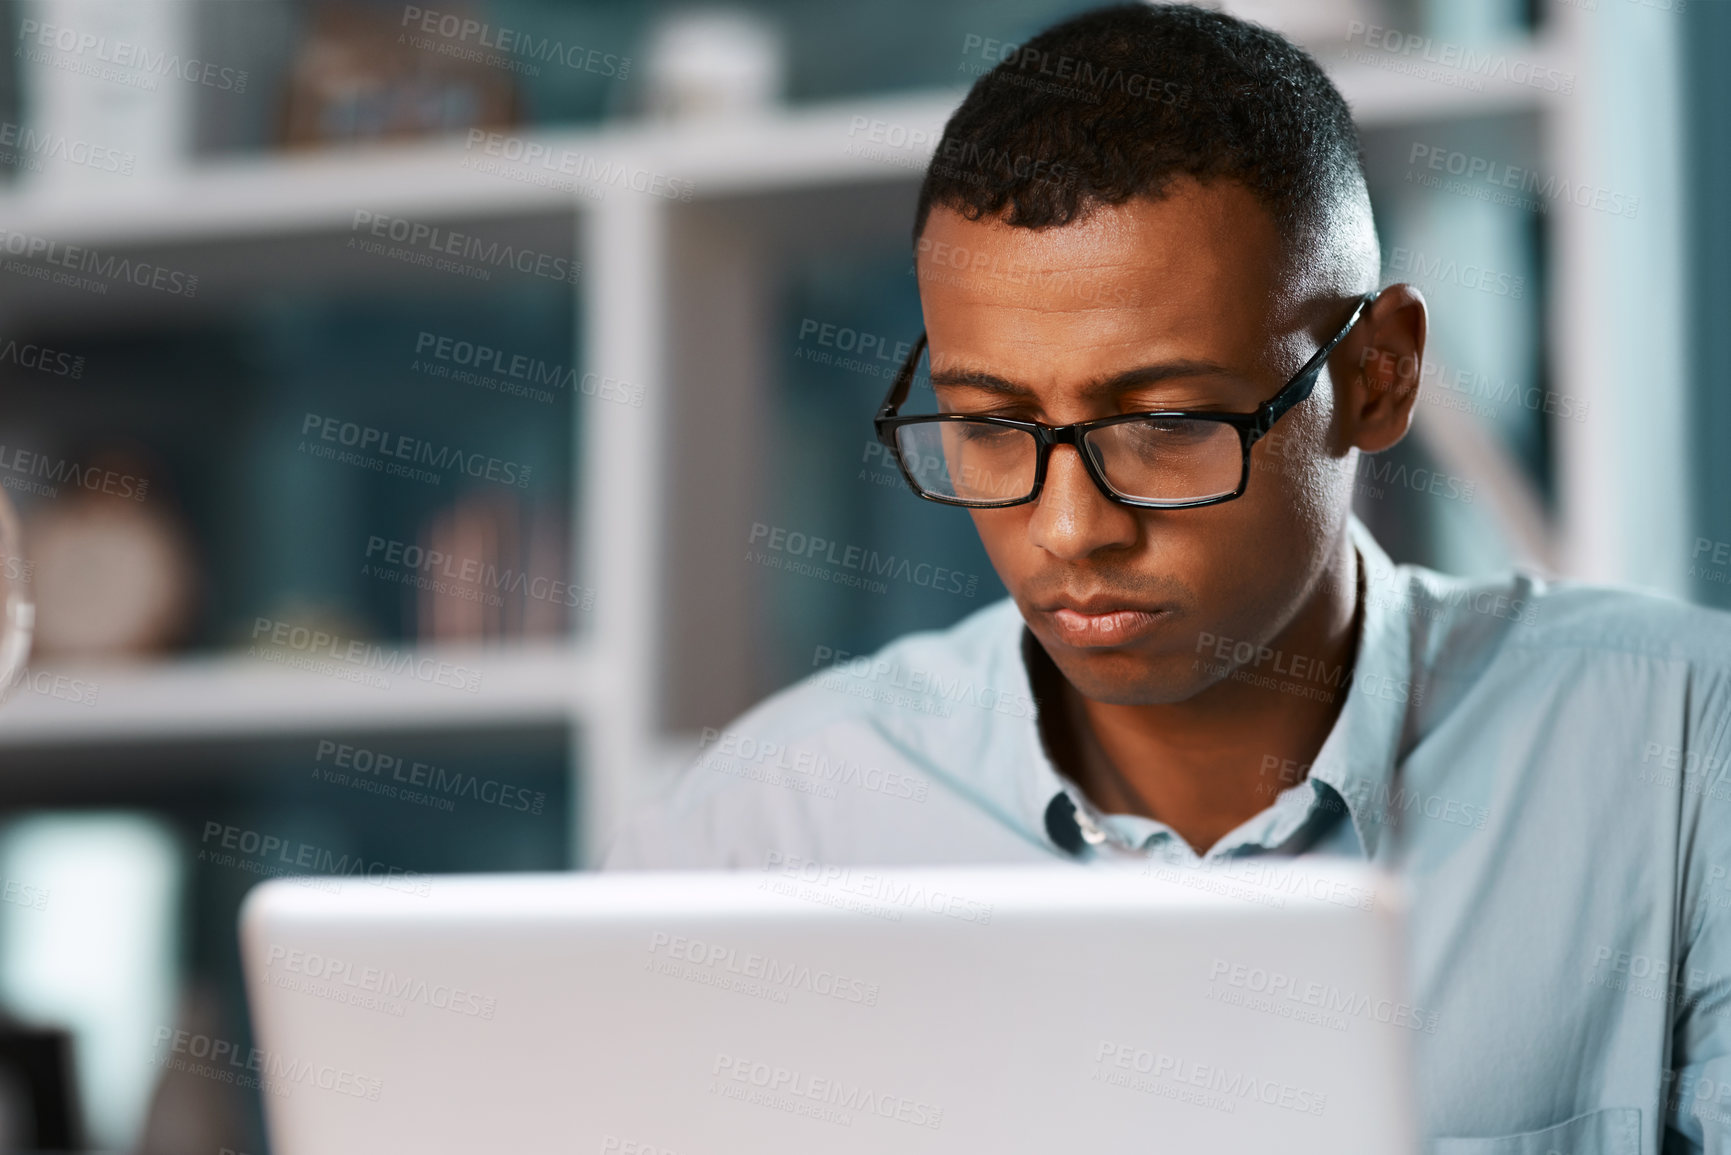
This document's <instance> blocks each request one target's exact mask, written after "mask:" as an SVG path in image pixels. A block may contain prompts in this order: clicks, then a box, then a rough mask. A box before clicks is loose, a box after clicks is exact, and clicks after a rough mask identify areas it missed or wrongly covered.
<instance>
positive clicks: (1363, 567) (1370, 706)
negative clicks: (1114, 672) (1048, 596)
mask: <svg viewBox="0 0 1731 1155" xmlns="http://www.w3.org/2000/svg"><path fill="white" fill-rule="evenodd" d="M1347 533H1348V536H1349V538H1350V540H1351V541H1352V544H1353V547H1354V551H1355V552H1356V554H1357V556H1358V559H1359V577H1360V584H1359V589H1358V595H1357V596H1358V604H1359V614H1358V615H1357V621H1358V647H1357V651H1356V657H1355V659H1354V663H1353V674H1352V685H1351V688H1350V689H1349V690H1348V691H1347V696H1346V702H1345V704H1344V705H1343V706H1342V707H1341V711H1340V714H1339V715H1338V716H1337V717H1336V718H1335V722H1334V726H1333V728H1332V729H1331V730H1330V731H1329V733H1328V737H1327V738H1326V739H1325V740H1324V741H1323V744H1322V749H1321V750H1319V751H1318V752H1317V755H1316V758H1315V760H1314V761H1313V762H1312V764H1311V768H1310V772H1309V775H1308V776H1307V780H1306V782H1304V783H1299V784H1298V786H1299V787H1300V789H1298V790H1293V789H1289V790H1286V791H1283V792H1282V793H1281V794H1280V795H1279V797H1278V798H1276V799H1275V801H1274V802H1273V804H1272V805H1271V808H1270V810H1269V811H1265V812H1263V813H1261V814H1258V815H1257V816H1255V817H1254V818H1252V819H1250V820H1249V822H1248V823H1247V825H1246V827H1242V828H1240V829H1239V830H1238V831H1234V832H1233V833H1232V834H1229V835H1228V836H1227V838H1225V839H1222V840H1221V842H1222V845H1226V844H1229V843H1233V842H1237V843H1240V844H1242V843H1244V842H1245V841H1246V839H1245V837H1243V836H1244V835H1246V834H1248V835H1251V836H1252V838H1251V840H1255V837H1256V836H1261V837H1265V838H1268V839H1269V840H1270V841H1271V842H1272V843H1274V844H1278V843H1279V842H1280V841H1281V840H1283V839H1284V838H1285V837H1287V836H1289V835H1290V834H1291V833H1292V832H1293V831H1294V829H1295V828H1296V827H1297V826H1298V825H1300V824H1301V823H1302V822H1303V821H1304V820H1305V818H1306V816H1307V815H1308V814H1309V813H1310V812H1311V811H1312V810H1313V809H1314V804H1315V803H1319V802H1321V801H1322V797H1321V794H1320V790H1321V789H1322V788H1326V789H1328V790H1331V791H1333V792H1334V793H1336V794H1338V795H1339V797H1340V798H1341V800H1342V801H1343V802H1344V803H1345V805H1346V809H1347V812H1348V814H1349V815H1350V816H1351V819H1352V824H1353V829H1354V830H1355V831H1356V832H1357V834H1358V839H1359V843H1360V845H1361V846H1362V847H1363V850H1364V853H1365V855H1366V856H1367V857H1374V856H1375V855H1376V853H1377V847H1378V846H1379V845H1380V842H1381V838H1382V834H1383V830H1384V828H1385V827H1386V826H1387V825H1388V823H1389V822H1390V820H1391V819H1392V818H1394V817H1398V815H1396V814H1394V813H1392V812H1391V809H1390V807H1389V806H1388V805H1387V802H1388V796H1389V785H1390V782H1391V781H1392V779H1393V776H1394V766H1395V760H1396V758H1397V757H1398V755H1399V751H1400V742H1401V739H1402V735H1403V734H1404V732H1405V728H1406V720H1407V716H1408V712H1409V709H1410V708H1411V707H1412V706H1415V705H1417V704H1418V702H1417V699H1418V696H1419V694H1420V693H1421V692H1422V686H1421V684H1420V682H1419V680H1418V679H1417V678H1416V677H1415V674H1414V667H1413V662H1412V637H1411V633H1410V625H1409V623H1408V622H1407V621H1406V620H1405V615H1404V614H1402V612H1401V608H1400V607H1401V606H1402V605H1409V604H1411V599H1410V595H1409V594H1408V593H1407V592H1406V591H1405V590H1404V588H1403V587H1404V584H1405V578H1404V576H1403V575H1402V573H1401V572H1400V568H1399V567H1397V566H1396V565H1395V564H1394V562H1393V561H1392V560H1390V558H1389V556H1388V554H1387V553H1386V552H1384V550H1383V548H1382V546H1381V545H1380V544H1378V542H1377V540H1376V539H1375V538H1374V537H1373V536H1371V533H1370V530H1369V529H1368V528H1366V527H1365V525H1364V524H1363V523H1362V522H1361V521H1359V519H1358V517H1357V516H1356V515H1352V516H1350V517H1349V519H1348V522H1347ZM1010 604H1011V607H1012V612H1011V614H1010V616H1011V617H1012V618H1013V619H1014V621H1015V625H1016V628H1015V629H1014V630H1013V631H1006V635H1007V637H1008V638H1011V639H1013V642H1012V644H1010V645H1007V646H1004V647H1002V648H1000V649H999V651H998V652H997V653H996V654H995V655H994V658H993V666H994V669H993V671H992V673H993V675H994V676H995V677H997V678H998V679H1000V681H999V684H1000V685H1003V684H1009V685H1013V686H1014V687H1015V688H1016V690H1017V691H1018V692H1021V693H1024V694H1026V695H1027V698H1028V699H1030V700H1035V701H1036V702H1037V703H1038V708H1039V709H1052V708H1055V705H1056V704H1055V703H1051V702H1039V701H1038V699H1037V697H1036V695H1035V694H1034V691H1033V689H1032V685H1031V681H1032V680H1031V679H1030V677H1029V671H1028V666H1027V659H1026V655H1025V654H1024V647H1025V646H1037V645H1038V644H1039V643H1038V642H1037V641H1036V640H1035V639H1034V637H1033V635H1032V633H1031V632H1029V631H1028V629H1027V625H1026V623H1025V622H1023V621H1022V619H1021V616H1020V614H1019V613H1016V612H1014V611H1013V606H1014V603H1010ZM1013 723H1014V724H1013V725H1011V726H1006V727H1002V728H999V729H997V730H996V732H995V733H994V734H993V736H992V738H991V739H989V740H988V743H987V747H988V749H987V757H988V758H992V759H994V760H999V759H1001V760H1002V761H1000V762H999V763H998V764H1000V765H1019V766H1023V767H1026V771H1025V772H1024V773H1022V774H1020V775H1019V776H1018V778H1019V781H1018V782H1017V783H1016V784H1015V789H1014V796H1013V800H1012V803H1011V804H1012V805H1013V807H1014V809H1015V811H1016V812H1017V817H1018V818H1019V819H1020V820H1021V821H1022V823H1023V824H1024V828H1025V829H1027V830H1028V831H1029V832H1030V833H1033V834H1035V835H1036V836H1037V837H1038V839H1039V840H1040V841H1042V842H1045V843H1048V844H1050V843H1051V839H1050V838H1049V837H1048V836H1047V834H1046V812H1047V809H1048V808H1049V807H1050V806H1051V804H1052V800H1053V798H1054V797H1055V796H1056V795H1058V794H1060V793H1068V794H1069V795H1070V797H1071V800H1072V801H1074V802H1075V803H1076V804H1077V805H1078V807H1079V808H1080V809H1082V810H1083V812H1084V813H1087V812H1088V809H1089V808H1088V806H1087V802H1086V799H1085V797H1084V796H1083V795H1082V793H1081V791H1080V789H1079V788H1077V787H1076V785H1075V783H1073V782H1071V781H1070V780H1069V779H1068V778H1067V777H1065V776H1064V775H1062V774H1060V773H1059V772H1058V769H1057V767H1056V766H1054V765H1053V764H1052V760H1051V759H1050V758H1049V757H1048V756H1047V753H1046V750H1045V747H1044V745H1043V743H1042V740H1041V736H1040V726H1039V719H1038V718H1037V717H1034V716H1029V717H1022V718H1016V719H1014V720H1013ZM1309 783H1316V784H1318V785H1315V786H1311V785H1308V784H1309ZM1304 789H1308V790H1310V791H1311V797H1310V799H1309V800H1308V801H1309V804H1307V802H1306V801H1305V800H1304V799H1303V790H1304ZM1139 821H1140V822H1146V821H1147V820H1139Z"/></svg>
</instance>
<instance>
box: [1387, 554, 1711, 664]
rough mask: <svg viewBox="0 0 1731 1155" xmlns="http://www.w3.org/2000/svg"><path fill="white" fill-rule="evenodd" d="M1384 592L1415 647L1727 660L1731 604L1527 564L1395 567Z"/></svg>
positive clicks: (1420, 651)
mask: <svg viewBox="0 0 1731 1155" xmlns="http://www.w3.org/2000/svg"><path fill="white" fill-rule="evenodd" d="M1382 584H1383V586H1384V587H1385V588H1384V589H1382V590H1378V589H1376V588H1372V589H1369V590H1367V591H1366V596H1367V597H1368V598H1377V597H1379V596H1381V598H1382V599H1383V602H1384V605H1385V606H1386V607H1392V608H1394V609H1397V610H1399V611H1401V612H1402V613H1404V614H1406V615H1408V616H1409V617H1410V618H1411V619H1412V637H1413V640H1414V648H1415V651H1416V652H1415V657H1416V658H1418V659H1419V660H1420V662H1421V663H1422V661H1423V659H1424V658H1426V657H1440V656H1443V655H1446V654H1450V653H1454V654H1456V655H1457V656H1458V653H1459V651H1461V650H1462V649H1466V650H1472V649H1475V648H1479V649H1485V650H1487V651H1495V650H1505V649H1506V650H1508V651H1511V652H1513V653H1519V652H1529V653H1530V652H1547V651H1548V652H1570V653H1574V654H1575V655H1576V656H1579V657H1584V658H1587V659H1589V660H1590V659H1591V658H1592V657H1593V656H1594V655H1596V654H1604V655H1607V656H1624V657H1627V656H1634V657H1636V658H1651V659H1657V660H1660V661H1671V662H1686V663H1691V664H1694V665H1696V666H1698V667H1700V668H1701V669H1702V670H1703V671H1705V672H1713V671H1718V670H1731V613H1726V612H1725V611H1723V610H1716V609H1711V608H1708V607H1705V606H1698V605H1694V604H1691V603H1689V602H1684V601H1680V600H1678V599H1676V598H1672V597H1668V596H1665V595H1662V594H1656V593H1650V592H1645V591H1642V590H1636V589H1626V588H1620V587H1615V586H1608V585H1601V584H1596V583H1591V582H1583V581H1574V580H1569V579H1549V578H1545V577H1543V576H1541V575H1539V574H1536V573H1533V572H1530V571H1528V570H1525V569H1514V570H1509V571H1506V572H1504V573H1501V574H1498V575H1495V576H1492V577H1482V578H1464V577H1455V576H1451V575H1448V574H1443V573H1439V572H1437V571H1435V570H1432V569H1427V568H1425V567H1424V566H1417V565H1410V564H1408V565H1398V566H1394V567H1392V568H1391V569H1390V570H1389V571H1388V572H1387V575H1386V577H1385V580H1384V581H1383V583H1382Z"/></svg>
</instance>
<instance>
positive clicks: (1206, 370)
mask: <svg viewBox="0 0 1731 1155" xmlns="http://www.w3.org/2000/svg"><path fill="white" fill-rule="evenodd" d="M1236 376H1237V374H1236V373H1234V372H1233V371H1232V370H1231V369H1228V368H1227V367H1226V366H1224V365H1217V364H1215V363H1214V362H1212V361H1165V362H1162V363H1160V364H1158V365H1138V366H1137V367H1136V368H1134V369H1125V370H1123V371H1121V372H1118V373H1110V374H1107V375H1106V376H1104V377H1096V378H1093V379H1092V380H1090V381H1087V382H1084V383H1083V385H1082V389H1081V393H1082V395H1083V396H1084V397H1089V398H1095V397H1110V396H1113V395H1114V394H1118V393H1123V392H1126V391H1128V390H1131V389H1136V388H1140V387H1142V386H1145V385H1157V384H1159V383H1160V382H1162V381H1166V380H1169V379H1171V378H1175V377H1236ZM931 381H932V386H933V387H934V388H938V387H943V386H952V387H953V386H962V387H965V388H969V389H983V390H985V391H986V392H988V393H997V394H1000V395H1002V396H1005V397H1032V396H1034V391H1033V390H1032V389H1030V388H1028V387H1027V386H1026V385H1020V384H1017V383H1016V382H1014V381H1011V380H1009V379H1008V378H1006V377H1000V376H998V375H997V374H996V373H988V372H986V371H985V370H983V369H963V368H955V369H941V370H937V371H935V372H933V373H932V378H931Z"/></svg>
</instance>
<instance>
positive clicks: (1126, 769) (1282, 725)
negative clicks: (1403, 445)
mask: <svg viewBox="0 0 1731 1155" xmlns="http://www.w3.org/2000/svg"><path fill="white" fill-rule="evenodd" d="M1358 605H1359V598H1358V558H1357V554H1356V553H1355V551H1354V550H1353V548H1352V543H1351V541H1350V540H1349V539H1348V538H1347V537H1346V536H1345V535H1342V538H1341V542H1340V548H1338V549H1336V550H1335V551H1334V554H1333V559H1332V561H1331V562H1330V563H1329V567H1328V569H1327V570H1325V571H1324V573H1323V575H1322V580H1320V581H1319V582H1318V583H1317V586H1316V590H1315V592H1314V593H1313V594H1312V595H1311V597H1310V598H1309V599H1308V600H1307V601H1306V602H1305V604H1304V605H1303V606H1302V607H1301V608H1300V610H1299V612H1298V613H1297V615H1295V616H1294V618H1293V620H1292V621H1291V623H1289V624H1288V626H1287V627H1286V629H1284V630H1283V631H1281V633H1280V634H1279V635H1277V636H1276V637H1275V638H1274V639H1273V640H1272V641H1270V643H1269V647H1270V648H1271V649H1272V650H1274V651H1275V653H1276V655H1277V657H1276V658H1275V659H1274V661H1273V663H1272V664H1264V665H1262V666H1258V667H1246V672H1247V673H1254V674H1256V675H1258V677H1257V678H1255V679H1254V680H1250V679H1247V680H1238V679H1235V678H1233V677H1231V676H1228V677H1225V678H1222V679H1221V680H1219V681H1218V682H1216V683H1215V684H1214V685H1212V686H1210V687H1209V688H1208V689H1206V690H1204V691H1202V692H1201V693H1199V694H1196V695H1195V696H1193V697H1191V698H1189V699H1187V700H1185V701H1183V702H1174V703H1168V704H1160V705H1149V706H1137V705H1132V706H1123V705H1111V704H1107V703H1101V702H1095V701H1093V700H1091V699H1088V698H1084V697H1082V696H1081V695H1080V694H1078V693H1077V692H1076V690H1075V689H1074V687H1072V686H1071V685H1070V683H1069V682H1068V681H1067V680H1065V679H1063V678H1062V677H1061V676H1060V677H1059V679H1058V681H1059V682H1060V683H1061V686H1060V692H1061V693H1062V695H1063V698H1064V701H1065V711H1064V712H1065V714H1066V715H1067V717H1068V721H1069V723H1070V725H1069V727H1068V729H1069V730H1070V731H1071V733H1070V735H1069V736H1070V738H1071V741H1070V742H1068V743H1065V744H1066V745H1068V746H1070V748H1071V751H1070V752H1071V753H1072V754H1073V755H1075V756H1074V757H1073V758H1072V765H1071V767H1070V768H1069V772H1070V774H1071V776H1072V777H1073V778H1075V779H1076V782H1077V784H1078V785H1079V786H1081V787H1082V789H1083V791H1084V792H1085V793H1086V794H1087V795H1088V796H1089V798H1090V799H1092V800H1093V801H1094V802H1095V803H1096V805H1098V806H1100V807H1101V808H1103V809H1105V810H1108V811H1111V812H1116V813H1129V814H1141V815H1144V816H1146V817H1149V818H1155V819H1158V820H1159V821H1161V822H1164V823H1165V824H1166V825H1168V826H1170V827H1172V829H1173V830H1175V831H1176V832H1177V833H1178V835H1179V836H1180V837H1181V838H1183V839H1184V840H1185V841H1186V842H1187V843H1189V844H1190V846H1191V847H1192V848H1193V849H1195V850H1196V852H1197V853H1198V854H1200V853H1203V852H1205V851H1206V850H1207V848H1208V847H1210V846H1213V845H1214V843H1215V842H1217V841H1219V839H1220V837H1221V836H1222V835H1224V834H1226V833H1227V832H1228V831H1230V830H1232V829H1233V828H1234V827H1236V826H1238V825H1239V824H1240V823H1242V822H1243V821H1244V820H1245V819H1247V818H1250V817H1251V816H1252V815H1254V814H1257V813H1258V812H1260V811H1261V810H1263V809H1265V808H1266V807H1267V806H1268V805H1269V804H1270V803H1272V802H1273V801H1274V798H1275V796H1276V795H1277V794H1279V793H1280V792H1281V791H1282V790H1284V789H1286V788H1287V787H1289V786H1292V785H1294V784H1295V783H1298V782H1301V781H1303V780H1304V778H1305V777H1306V775H1307V774H1308V773H1309V770H1310V763H1311V762H1312V761H1313V760H1314V759H1315V757H1316V754H1317V752H1318V751H1319V750H1321V749H1322V744H1323V742H1324V741H1325V740H1326V739H1327V738H1328V734H1329V731H1330V730H1332V729H1333V728H1334V723H1335V719H1336V718H1338V717H1339V716H1340V710H1341V707H1342V706H1343V705H1344V704H1345V701H1346V694H1347V692H1348V688H1349V686H1350V679H1351V673H1352V665H1353V661H1354V658H1355V657H1356V654H1355V652H1354V651H1355V649H1356V645H1357V629H1356V621H1357V618H1356V614H1357V611H1358ZM1264 674H1267V675H1270V676H1272V677H1273V678H1274V679H1275V680H1276V681H1278V682H1280V683H1282V684H1284V685H1287V686H1291V685H1293V684H1295V683H1296V684H1297V685H1298V686H1301V687H1303V688H1304V690H1305V692H1304V693H1294V692H1291V691H1290V690H1287V689H1278V688H1271V687H1269V686H1267V685H1265V684H1261V683H1263V681H1264V679H1263V678H1262V677H1261V676H1260V675H1264Z"/></svg>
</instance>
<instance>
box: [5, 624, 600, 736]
mask: <svg viewBox="0 0 1731 1155" xmlns="http://www.w3.org/2000/svg"><path fill="white" fill-rule="evenodd" d="M407 652H408V653H412V654H413V656H414V657H415V659H416V660H419V659H421V658H429V657H430V658H434V659H437V660H439V661H443V662H447V663H450V664H451V665H452V666H462V667H465V668H467V669H472V670H478V671H480V681H479V684H478V687H477V689H476V691H475V692H473V693H471V692H469V691H467V690H464V689H461V688H457V687H455V686H447V685H437V684H434V683H432V682H430V681H421V680H417V679H416V678H413V677H408V676H404V675H401V674H386V675H384V676H385V677H387V678H388V680H389V683H390V688H389V689H383V688H379V687H377V686H370V685H366V684H358V683H356V682H353V681H348V680H345V679H343V678H337V677H331V676H329V675H326V674H319V673H312V672H308V671H305V670H298V669H292V668H289V667H285V666H282V665H279V664H276V663H274V662H270V661H266V660H264V659H263V658H260V657H253V656H248V655H245V654H239V655H222V656H215V657H206V658H186V659H180V660H175V661H166V662H158V663H134V664H121V663H101V664H92V665H83V666H77V665H61V664H57V663H46V664H40V665H33V666H32V669H31V673H32V675H33V676H34V682H35V688H30V687H27V686H24V685H18V686H14V687H13V689H12V692H11V694H10V695H9V696H8V697H7V699H6V702H5V706H4V708H3V709H0V748H7V747H12V748H17V747H23V746H30V747H43V746H61V747H64V746H78V745H96V744H108V743H120V742H163V741H167V742H197V741H204V740H210V739H224V738H241V737H267V736H268V737H275V736H284V735H295V734H304V733H308V732H332V733H341V732H344V731H353V730H390V729H407V728H413V729H420V730H437V729H457V728H464V727H474V726H488V725H496V724H513V725H517V724H524V723H559V722H564V721H568V720H570V719H571V718H573V717H574V716H575V712H576V711H577V710H579V709H580V708H581V707H582V705H583V704H584V702H585V701H586V700H588V699H590V698H591V697H593V696H594V695H595V687H596V686H597V679H596V669H597V664H596V663H595V661H594V660H593V658H592V657H591V656H590V655H589V654H588V653H587V652H586V651H585V650H584V649H583V648H582V647H578V646H573V645H570V644H560V643H549V642H538V643H521V644H516V645H512V646H509V647H496V648H490V649H482V648H479V647H440V648H437V649H433V648H427V649H422V650H414V651H407ZM337 664H338V665H341V663H337ZM356 669H357V670H358V669H359V667H356ZM56 679H58V680H56Z"/></svg>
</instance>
